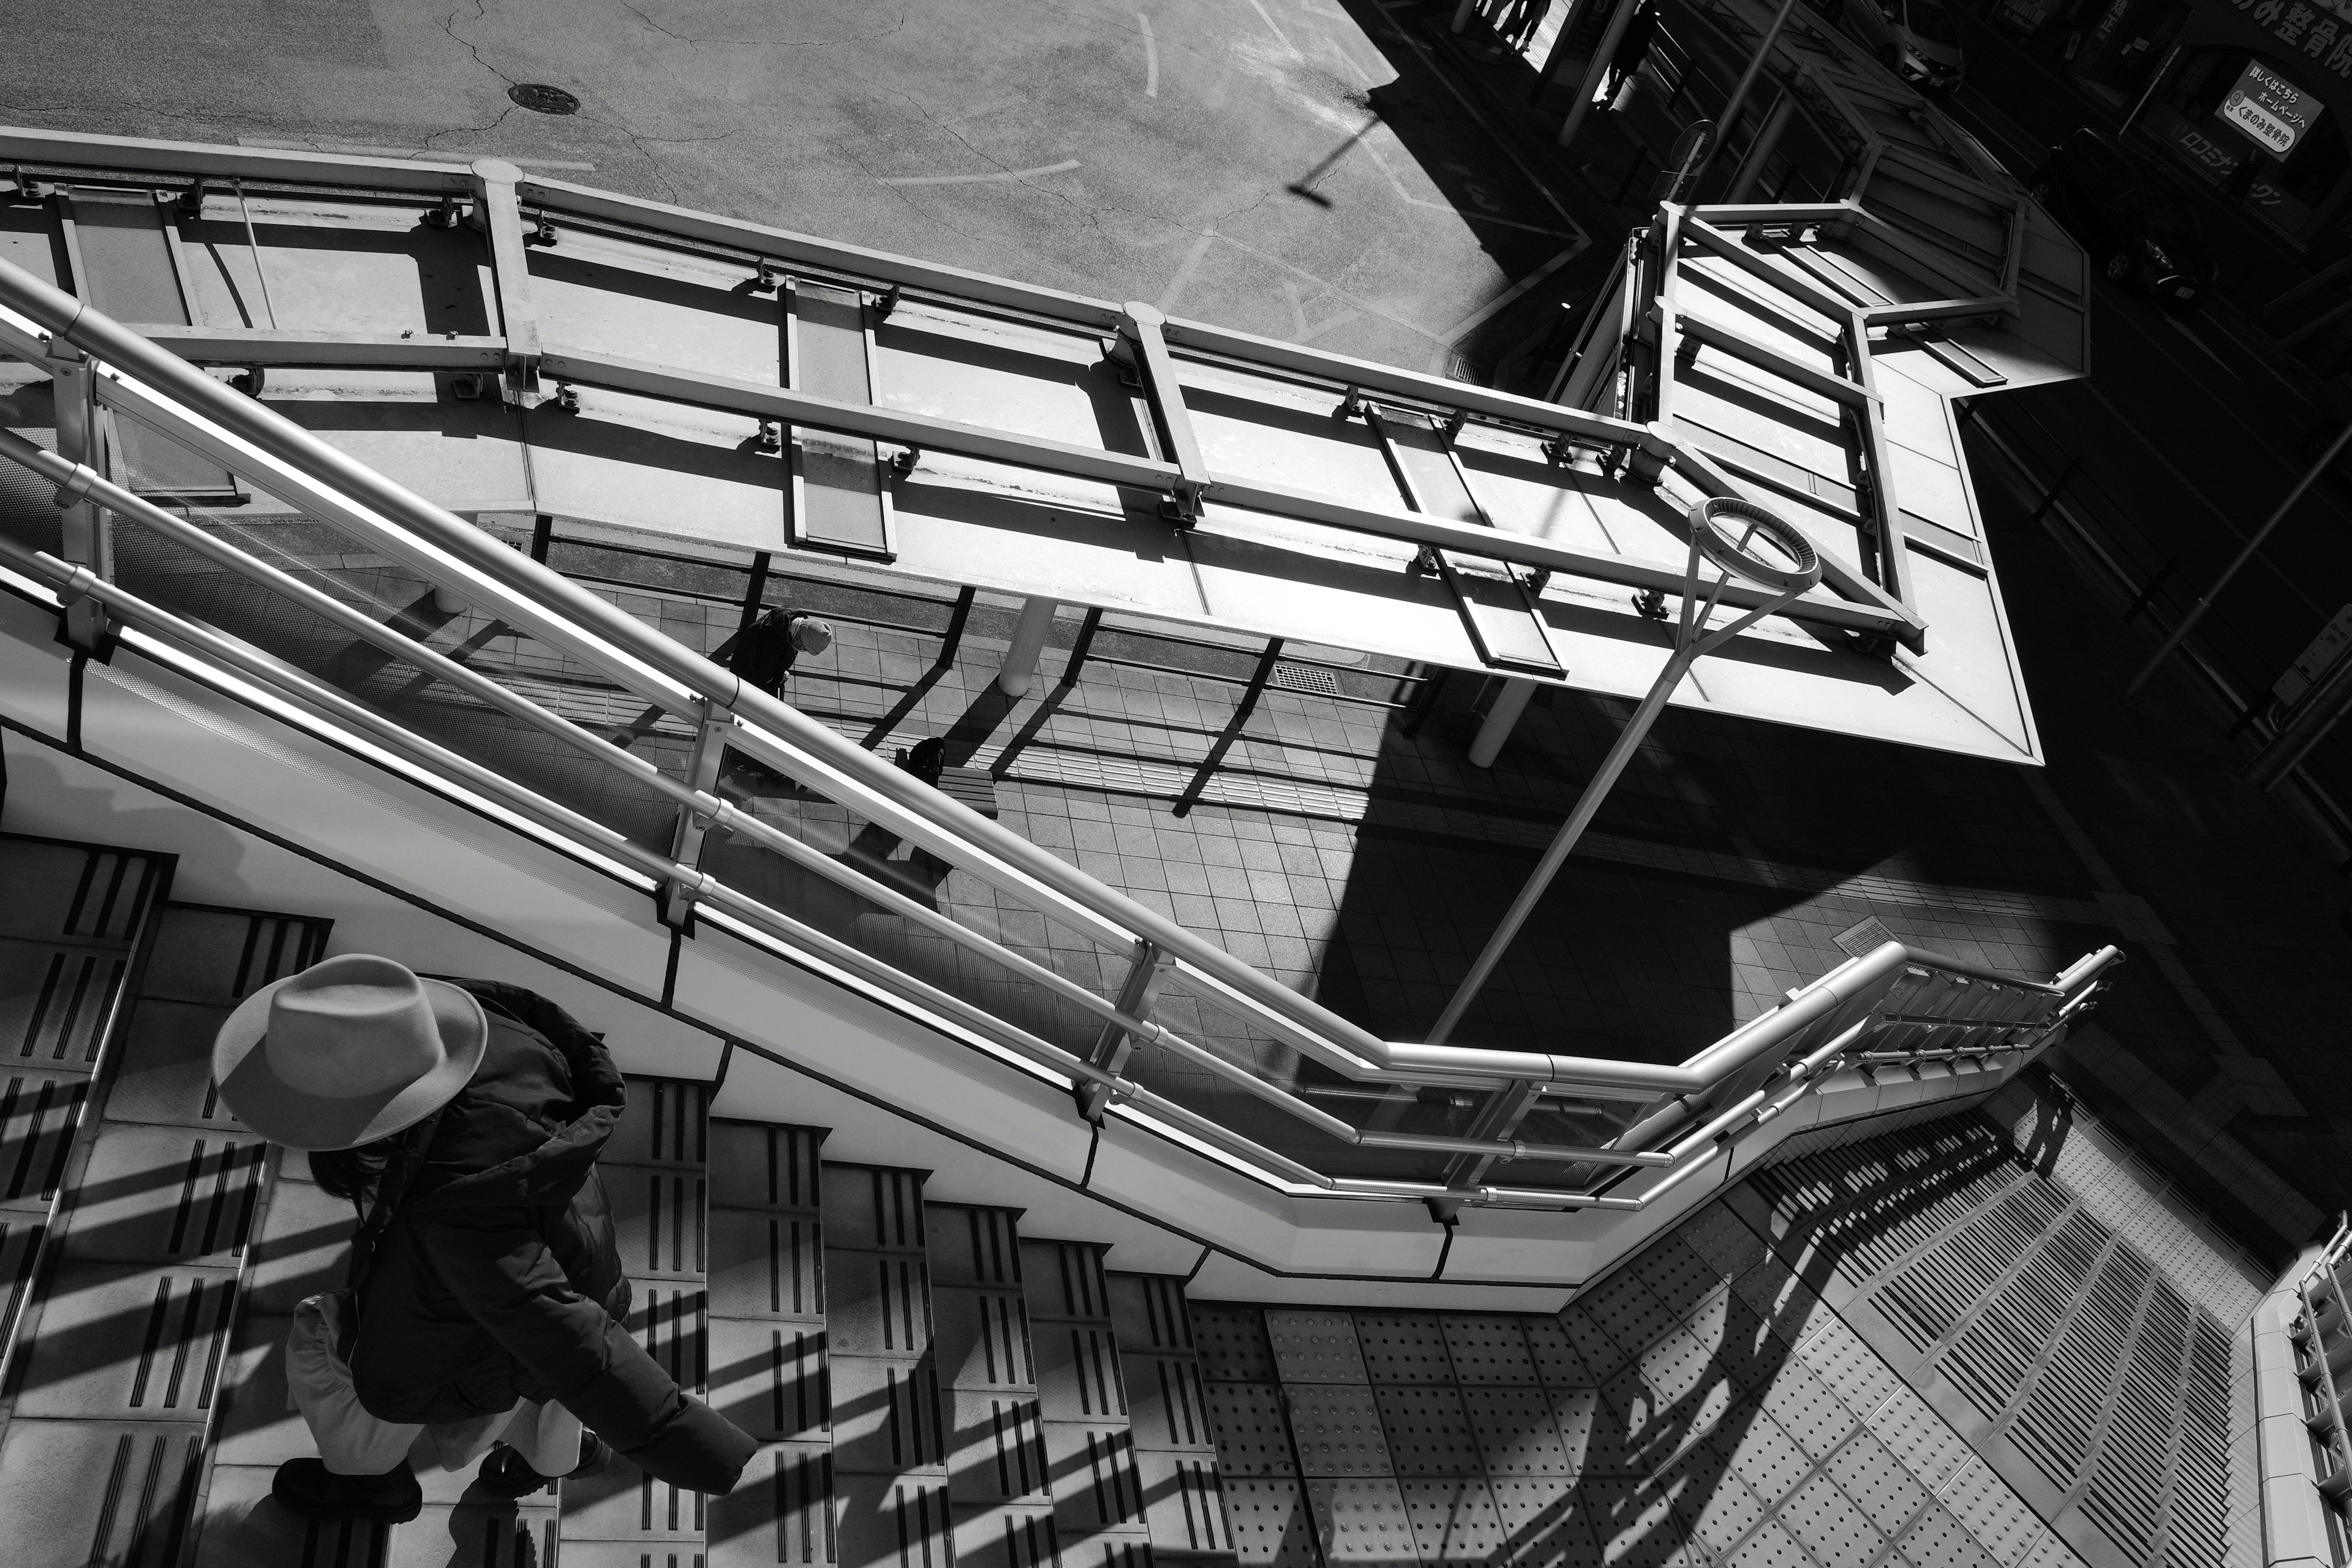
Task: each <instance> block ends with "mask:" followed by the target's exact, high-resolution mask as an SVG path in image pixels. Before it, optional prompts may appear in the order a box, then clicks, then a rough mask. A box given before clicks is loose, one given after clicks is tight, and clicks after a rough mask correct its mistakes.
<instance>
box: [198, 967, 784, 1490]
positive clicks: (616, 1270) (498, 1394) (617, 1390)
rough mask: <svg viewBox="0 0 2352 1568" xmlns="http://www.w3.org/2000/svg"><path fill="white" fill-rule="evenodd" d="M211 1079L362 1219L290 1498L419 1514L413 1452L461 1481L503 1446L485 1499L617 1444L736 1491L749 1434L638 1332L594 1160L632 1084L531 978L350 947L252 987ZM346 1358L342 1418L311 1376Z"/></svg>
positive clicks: (298, 1385)
mask: <svg viewBox="0 0 2352 1568" xmlns="http://www.w3.org/2000/svg"><path fill="white" fill-rule="evenodd" d="M213 1074H214V1079H215V1081H216V1082H217V1083H218V1084H219V1086H220V1092H221V1098H222V1099H223V1100H226V1102H227V1104H228V1106H229V1108H230V1110H234V1111H235V1112H236V1115H237V1116H238V1118H239V1119H240V1120H242V1121H244V1122H245V1123H246V1125H247V1126H248V1127H251V1128H252V1129H253V1130H254V1131H257V1132H258V1133H260V1134H261V1135H262V1136H263V1137H266V1138H268V1139H270V1140H271V1141H272V1142H278V1143H281V1144H284V1145H285V1146H287V1147H288V1148H289V1149H294V1150H300V1151H303V1152H308V1153H309V1154H310V1159H311V1164H312V1169H313V1171H314V1173H316V1174H317V1175H318V1177H319V1178H320V1184H321V1185H323V1186H324V1187H326V1189H327V1190H328V1191H330V1192H331V1193H335V1194H339V1195H341V1196H345V1197H348V1198H350V1199H352V1201H353V1203H354V1204H355V1205H357V1206H358V1207H360V1208H361V1209H362V1213H363V1215H364V1216H365V1217H364V1219H363V1222H362V1226H361V1228H360V1235H359V1237H358V1238H357V1240H356V1242H355V1244H354V1247H353V1259H352V1294H351V1305H350V1307H349V1308H348V1309H339V1310H349V1311H350V1312H351V1314H352V1316H353V1317H355V1318H356V1332H355V1335H354V1334H353V1333H352V1329H353V1325H352V1323H350V1322H348V1321H345V1322H342V1323H341V1328H342V1330H343V1331H344V1333H345V1335H346V1337H347V1339H348V1343H347V1344H341V1345H338V1346H337V1347H336V1352H337V1353H336V1356H335V1357H334V1358H330V1357H328V1356H327V1354H326V1353H325V1352H324V1349H323V1346H313V1347H312V1348H311V1351H310V1354H309V1356H308V1358H307V1360H306V1359H305V1357H304V1355H303V1354H302V1353H301V1352H300V1347H298V1346H297V1345H296V1344H294V1343H291V1342H289V1381H290V1382H292V1383H293V1384H294V1385H295V1391H296V1395H297V1399H298V1402H299V1403H300V1405H301V1408H302V1411H303V1415H304V1417H305V1419H306V1420H308V1421H309V1422H310V1426H311V1429H312V1433H313V1436H316V1437H317V1438H318V1439H319V1441H320V1451H321V1453H322V1455H326V1456H328V1457H327V1458H317V1459H290V1460H289V1461H287V1462H286V1463H285V1464H283V1465H281V1466H280V1467H278V1474H277V1478H276V1480H275V1482H274V1484H273V1486H272V1488H271V1490H272V1491H273V1493H274V1494H275V1495H276V1497H277V1498H278V1501H279V1502H281V1503H282V1504H284V1505H285V1506H286V1507H287V1508H289V1509H290V1510H293V1511H294V1512H296V1513H298V1514H300V1515H303V1516H304V1517H306V1518H310V1519H319V1520H367V1521H382V1522H400V1521H406V1520H411V1519H415V1517H416V1516H417V1514H418V1513H419V1512H420V1511H421V1510H422V1509H423V1506H424V1499H423V1494H422V1490H421V1489H420V1487H419V1485H418V1482H417V1479H416V1476H415V1471H414V1469H413V1468H411V1458H412V1456H429V1455H434V1454H436V1453H437V1456H438V1458H440V1460H441V1462H442V1463H443V1465H444V1466H445V1467H446V1468H450V1469H459V1468H464V1466H465V1465H467V1464H470V1463H472V1461H473V1459H474V1458H476V1457H478V1456H483V1455H484V1454H485V1451H487V1457H484V1458H483V1461H482V1466H481V1471H480V1476H479V1483H478V1484H479V1485H480V1487H481V1488H482V1489H484V1490H487V1491H488V1492H490V1493H492V1494H494V1495H497V1496H500V1497H509V1498H519V1497H521V1496H523V1495H525V1494H526V1493H529V1492H531V1491H534V1490H536V1489H539V1488H541V1487H543V1486H545V1485H546V1484H547V1483H548V1482H549V1481H550V1480H551V1479H555V1478H556V1477H557V1476H560V1475H564V1474H582V1473H586V1472H588V1471H591V1470H593V1469H594V1468H601V1465H602V1463H603V1462H604V1448H605V1446H606V1445H609V1446H610V1447H611V1449H613V1450H615V1451H618V1452H619V1453H620V1454H622V1455H624V1456H625V1457H626V1458H628V1459H629V1460H631V1461H632V1462H634V1463H635V1465H637V1467H638V1468H641V1469H643V1470H644V1471H646V1473H647V1474H649V1475H651V1476H653V1477H655V1478H656V1479H661V1480H666V1481H669V1482H671V1483H673V1484H674V1485H677V1486H679V1487H684V1488H688V1489H693V1490H696V1491H700V1492H707V1493H712V1494H721V1493H725V1492H727V1491H730V1490H731V1489H733V1488H734V1486H735V1484H736V1482H737V1481H738V1480H739V1479H740V1477H741V1474H742V1469H743V1467H744V1465H745V1464H746V1463H748V1462H749V1460H750V1458H751V1454H752V1452H753V1450H754V1449H755V1447H757V1445H756V1444H755V1442H754V1441H753V1439H752V1438H751V1436H748V1435H746V1434H745V1433H744V1432H743V1431H741V1430H740V1428H738V1427H737V1426H734V1425H733V1424H732V1423H731V1422H730V1421H728V1420H727V1419H726V1417H724V1416H722V1415H719V1413H718V1412H716V1411H714V1410H712V1409H711V1408H710V1407H709V1405H706V1404H704V1403H703V1402H702V1401H700V1400H698V1399H697V1398H695V1397H694V1396H693V1395H691V1394H688V1393H686V1392H685V1391H684V1390H682V1389H680V1388H679V1387H678V1386H677V1383H676V1382H675V1381H673V1380H672V1379H671V1377H670V1376H669V1374H668V1373H666V1372H665V1371H663V1370H662V1368H661V1367H660V1365H659V1364H657V1363H656V1362H655V1361H654V1360H653V1359H652V1358H651V1357H650V1356H648V1355H647V1354H646V1352H645V1350H644V1349H643V1348H642V1347H641V1346H640V1345H639V1344H638V1343H637V1342H636V1341H635V1339H634V1338H633V1337H632V1336H631V1335H630V1333H629V1331H628V1328H627V1321H628V1310H629V1283H628V1281H627V1279H625V1278H623V1276H622V1273H621V1266H620V1256H619V1250H618V1245H617V1240H616V1237H615V1236H614V1227H613V1217H612V1213H611V1210H610V1208H609V1206H608V1205H607V1204H606V1201H605V1196H604V1184H603V1183H602V1182H601V1181H600V1180H599V1179H598V1177H597V1174H596V1169H595V1160H596V1155H597V1152H598V1151H599V1150H601V1149H602V1148H603V1147H604V1142H605V1140H606V1139H608V1138H610V1137H611V1136H612V1134H613V1131H614V1127H615V1125H616V1124H617V1123H618V1122H619V1121H620V1118H621V1112H622V1110H623V1108H624V1107H625V1103H626V1098H627V1097H626V1089H625V1085H624V1084H623V1082H622V1079H621V1074H620V1070H619V1069H618V1068H616V1067H614V1063H613V1058H612V1057H611V1056H610V1054H608V1053H607V1052H606V1051H605V1049H604V1045H603V1043H602V1042H601V1041H599V1040H598V1039H597V1038H596V1037H594V1036H593V1035H591V1034H589V1033H588V1032H587V1031H586V1030H585V1029H583V1028H582V1027H581V1026H579V1025H578V1024H577V1023H575V1022H574V1021H573V1020H572V1017H571V1016H569V1015H568V1014H566V1013H565V1012H564V1011H563V1010H562V1008H561V1007H558V1006H557V1005H554V1004H553V1003H551V1002H549V1001H547V1000H546V999H545V998H543V997H541V996H539V995H536V994H533V993H531V992H530V991H526V990H524V989H522V988H521V987H520V986H516V985H507V984H498V983H495V982H491V981H481V980H441V979H432V978H421V977H419V976H417V975H415V974H414V973H411V972H410V971H409V970H407V969H406V968H404V967H403V966H402V965H400V964H398V963H394V962H393V961H392V960H390V959H385V958H375V957H370V956H366V955H363V954H350V955H345V956H342V957H338V958H331V959H328V960H326V961H325V962H323V963H319V964H315V965H313V966H312V967H311V968H310V969H308V970H305V971H304V972H303V973H300V974H297V975H294V976H292V977H291V978H289V979H287V980H282V981H279V982H278V983H276V984H273V985H269V986H265V987H264V988H263V989H262V990H260V991H259V992H257V993H256V994H254V995H252V996H251V997H248V998H247V1000H246V1001H245V1002H244V1003H243V1004H242V1005H240V1006H239V1007H238V1008H237V1010H236V1012H235V1013H234V1014H232V1015H231V1016H230V1017H229V1018H228V1020H227V1022H226V1023H225V1024H224V1025H223V1026H222V1027H221V1030H220V1034H219V1036H218V1037H217V1038H216V1039H215V1043H214V1049H213ZM309 1305H310V1303H307V1302H306V1303H305V1306H306V1307H307V1306H309ZM298 1324H299V1318H298ZM299 1332H300V1331H299V1327H298V1338H299ZM331 1360H343V1361H347V1362H348V1364H349V1368H350V1372H349V1378H348V1383H347V1384H343V1385H342V1386H341V1401H340V1404H337V1403H334V1402H333V1401H331V1400H328V1399H324V1398H322V1397H320V1396H317V1394H316V1391H315V1390H313V1394H314V1396H313V1397H311V1398H309V1399H305V1398H304V1393H305V1387H306V1384H310V1383H314V1382H316V1381H318V1380H319V1379H320V1378H328V1380H329V1381H331V1377H329V1374H328V1369H329V1365H330V1363H331ZM333 1370H334V1371H335V1372H337V1373H339V1372H340V1368H339V1367H337V1368H334V1369H333ZM313 1374H316V1375H315V1376H314V1375H313ZM354 1394H355V1395H356V1402H355V1403H356V1406H357V1408H354V1407H353V1404H354V1401H353V1399H352V1395H354ZM322 1427H327V1428H331V1429H328V1430H322ZM501 1436H503V1437H505V1438H507V1439H509V1440H511V1441H510V1442H508V1441H499V1442H495V1443H494V1439H497V1438H499V1437H501ZM516 1445H520V1446H516ZM551 1452H552V1453H553V1454H554V1455H555V1456H556V1457H554V1458H551V1457H550V1455H551ZM533 1458H536V1459H537V1460H538V1462H539V1464H540V1465H541V1466H545V1467H547V1468H545V1469H541V1468H534V1466H533V1464H532V1463H531V1462H530V1461H531V1460H532V1459H533ZM338 1460H339V1461H340V1463H338V1462H336V1461H338Z"/></svg>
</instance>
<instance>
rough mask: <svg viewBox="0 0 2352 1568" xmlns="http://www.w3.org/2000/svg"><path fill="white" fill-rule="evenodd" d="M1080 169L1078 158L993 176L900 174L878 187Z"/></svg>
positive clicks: (979, 181)
mask: <svg viewBox="0 0 2352 1568" xmlns="http://www.w3.org/2000/svg"><path fill="white" fill-rule="evenodd" d="M1076 167H1078V161H1077V160H1076V158H1065V159H1063V160H1062V161H1061V162H1060V163H1041V164H1039V165H1038V166H1037V167H1036V168H1034V169H999V170H997V171H996V172H995V173H994V174H899V175H896V176H894V177H892V178H890V179H887V180H877V181H875V182H874V183H875V184H877V185H977V184H983V183H985V182H987V181H991V180H1034V179H1036V178H1037V177H1039V176H1040V175H1044V174H1068V173H1069V172H1070V171H1071V170H1072V169H1075V168H1076Z"/></svg>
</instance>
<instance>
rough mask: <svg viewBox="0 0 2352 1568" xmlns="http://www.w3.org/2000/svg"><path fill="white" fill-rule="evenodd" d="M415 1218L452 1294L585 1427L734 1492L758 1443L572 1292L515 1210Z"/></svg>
mask: <svg viewBox="0 0 2352 1568" xmlns="http://www.w3.org/2000/svg"><path fill="white" fill-rule="evenodd" d="M419 1217H421V1218H425V1220H426V1222H427V1223H426V1224H425V1226H420V1227H419V1228H420V1229H421V1230H423V1231H424V1232H425V1234H423V1235H420V1236H419V1237H417V1238H416V1240H417V1244H418V1246H419V1247H420V1248H422V1249H423V1250H425V1253H426V1255H427V1256H429V1257H430V1258H432V1259H433V1260H434V1263H435V1265H436V1268H437V1269H438V1271H439V1272H440V1274H441V1277H442V1279H443V1282H444V1283H445V1284H446V1286H447V1287H448V1289H449V1291H450V1293H451V1295H453V1296H455V1297H456V1298H457V1302H458V1304H459V1305H460V1306H461V1307H463V1308H464V1309H465V1310H466V1312H467V1314H468V1315H469V1316H471V1317H472V1318H473V1319H474V1321H476V1322H478V1323H479V1324H481V1326H482V1327H483V1329H484V1330H486V1331H488V1333H489V1335H490V1337H491V1338H493V1339H495V1340H497V1341H498V1342H499V1346H500V1347H501V1348H502V1349H504V1350H505V1351H506V1352H507V1353H508V1354H509V1355H511V1356H513V1357H514V1358H515V1360H516V1361H518V1362H520V1363H521V1364H522V1366H523V1369H524V1370H525V1371H526V1372H528V1373H530V1376H531V1378H532V1380H533V1381H534V1382H535V1383H537V1384H539V1385H540V1386H541V1388H544V1389H545V1390H547V1391H548V1392H549V1393H551V1394H553V1395H554V1397H555V1398H556V1400H557V1401H558V1402H559V1403H560V1404H562V1405H563V1407H564V1408H565V1409H567V1410H569V1411H571V1412H572V1414H573V1415H577V1416H578V1417H580V1420H581V1423H582V1424H583V1426H587V1427H588V1428H589V1430H591V1431H593V1432H594V1433H595V1434H596V1435H597V1436H600V1437H602V1438H604V1441H606V1442H607V1443H610V1444H611V1445H612V1446H613V1447H614V1449H615V1450H616V1451H617V1452H619V1453H621V1454H623V1455H625V1456H626V1457H627V1458H629V1459H631V1460H632V1461H634V1462H635V1464H636V1465H637V1466H638V1467H639V1468H642V1469H644V1470H646V1472H647V1473H648V1474H650V1475H652V1476H654V1477H655V1478H656V1479H660V1480H665V1481H668V1482H670V1483H671V1484H672V1485H675V1486H681V1487H687V1488H690V1489H693V1490H695V1491H700V1492H710V1493H714V1494H721V1493H725V1492H728V1491H731V1490H733V1489H734V1487H735V1483H736V1481H737V1480H738V1479H740V1478H741V1476H742V1473H743V1467H744V1466H745V1465H746V1464H748V1463H749V1462H750V1461H751V1455H752V1453H753V1452H754V1451H755V1450H756V1449H757V1448H758V1447H759V1445H758V1444H757V1443H755V1442H754V1441H753V1440H752V1439H751V1437H750V1436H747V1435H746V1434H745V1433H744V1432H742V1431H741V1430H740V1428H738V1427H737V1426H735V1425H734V1424H733V1423H732V1422H730V1421H729V1420H728V1419H727V1418H726V1417H725V1416H723V1415H719V1413H718V1412H717V1411H715V1410H713V1409H711V1408H710V1406H709V1405H706V1404H704V1403H703V1402H702V1401H701V1400H699V1399H697V1398H695V1397H694V1396H692V1395H691V1394H688V1393H686V1392H685V1391H684V1390H683V1389H681V1388H679V1387H678V1385H677V1384H676V1383H675V1382H674V1381H672V1380H671V1378H670V1375H669V1373H667V1372H664V1371H663V1370H662V1368H661V1366H660V1364H659V1363H656V1361H655V1360H654V1359H653V1358H652V1357H651V1356H649V1355H647V1354H646V1352H645V1350H644V1348H643V1347H642V1346H640V1345H639V1344H638V1343H637V1342H636V1341H635V1339H634V1338H632V1337H631V1336H630V1334H629V1331H628V1330H627V1328H626V1327H625V1326H624V1325H623V1324H620V1323H616V1322H614V1321H613V1320H612V1318H611V1317H610V1316H609V1315H608V1314H607V1313H606V1312H605V1311H604V1308H602V1307H600V1306H598V1305H597V1304H596V1303H595V1302H594V1301H592V1300H589V1299H588V1298H587V1297H585V1296H583V1295H582V1294H580V1292H579V1291H578V1290H576V1289H573V1288H572V1281H571V1279H570V1278H569V1277H568V1276H566V1275H565V1274H564V1272H563V1269H562V1266H561V1265H560V1264H558V1263H557V1262H556V1261H555V1258H554V1257H553V1256H552V1255H551V1254H550V1253H549V1251H548V1249H547V1246H546V1243H545V1242H543V1241H542V1240H541V1238H540V1237H539V1235H538V1233H537V1232H536V1231H535V1230H533V1229H532V1228H531V1227H530V1226H528V1225H526V1224H524V1223H522V1215H521V1213H520V1211H519V1210H515V1209H504V1208H495V1207H494V1208H477V1209H451V1210H446V1211H441V1212H436V1213H434V1214H432V1215H429V1216H419ZM412 1223H413V1222H412Z"/></svg>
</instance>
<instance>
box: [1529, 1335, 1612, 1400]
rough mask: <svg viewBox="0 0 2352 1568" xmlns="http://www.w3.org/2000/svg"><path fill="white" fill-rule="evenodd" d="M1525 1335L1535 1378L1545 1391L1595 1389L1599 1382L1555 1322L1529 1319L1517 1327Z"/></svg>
mask: <svg viewBox="0 0 2352 1568" xmlns="http://www.w3.org/2000/svg"><path fill="white" fill-rule="evenodd" d="M1519 1327H1520V1331H1521V1332H1523V1333H1525V1334H1526V1335H1527V1339H1528V1356H1529V1357H1530V1359H1532V1360H1533V1361H1534V1362H1535V1366H1536V1377H1537V1379H1538V1381H1539V1382H1541V1383H1542V1384H1543V1385H1544V1386H1545V1387H1547V1388H1596V1387H1598V1386H1600V1382H1599V1380H1598V1379H1597V1378H1595V1377H1594V1376H1593V1375H1592V1373H1591V1372H1590V1371H1589V1370H1588V1369H1587V1368H1586V1367H1585V1364H1584V1358H1583V1357H1582V1356H1580V1355H1579V1354H1577V1353H1576V1346H1575V1345H1574V1344H1573V1343H1571V1342H1570V1340H1569V1337H1568V1331H1567V1330H1566V1329H1564V1328H1562V1327H1561V1326H1560V1323H1559V1319H1557V1318H1529V1319H1528V1320H1527V1321H1525V1322H1523V1323H1521V1324H1520V1325H1519Z"/></svg>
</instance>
